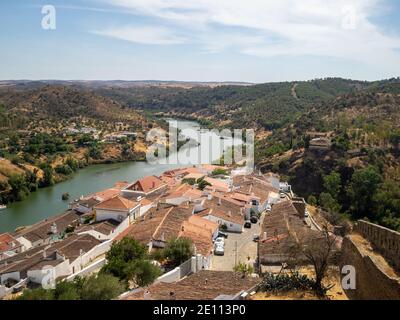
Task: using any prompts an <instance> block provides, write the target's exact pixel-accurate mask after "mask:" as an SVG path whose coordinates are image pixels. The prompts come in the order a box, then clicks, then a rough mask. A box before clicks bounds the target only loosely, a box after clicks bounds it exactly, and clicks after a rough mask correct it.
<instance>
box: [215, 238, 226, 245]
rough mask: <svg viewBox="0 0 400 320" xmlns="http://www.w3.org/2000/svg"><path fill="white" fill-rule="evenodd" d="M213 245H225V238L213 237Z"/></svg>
mask: <svg viewBox="0 0 400 320" xmlns="http://www.w3.org/2000/svg"><path fill="white" fill-rule="evenodd" d="M214 243H215V245H218V244H221V245H223V246H224V245H225V238H222V237H219V238H217V239H215V241H214Z"/></svg>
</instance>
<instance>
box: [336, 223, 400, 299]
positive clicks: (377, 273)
mask: <svg viewBox="0 0 400 320" xmlns="http://www.w3.org/2000/svg"><path fill="white" fill-rule="evenodd" d="M361 223H362V224H363V223H364V222H361ZM364 227H368V230H369V231H368V233H366V235H369V238H370V239H368V237H367V236H365V235H364V234H363V235H361V234H360V233H361V232H360V233H354V234H351V235H349V236H347V237H346V238H345V239H344V240H343V244H342V256H341V261H340V267H341V269H342V268H343V267H344V266H346V265H347V266H349V265H350V266H353V267H354V268H355V271H356V289H354V290H345V292H346V294H347V296H348V297H349V298H350V299H356V300H399V299H400V276H399V273H398V271H396V268H393V266H394V265H393V260H392V261H390V264H389V263H388V261H387V259H388V258H386V257H387V255H388V252H387V251H390V249H389V248H398V244H394V242H391V245H390V247H386V249H385V248H384V247H378V242H375V243H376V244H374V240H376V239H381V240H383V241H385V243H386V240H385V239H395V238H396V233H395V232H392V231H390V230H388V229H385V228H382V227H380V226H377V225H373V224H369V223H368V226H365V225H363V226H361V227H360V225H359V226H357V227H356V228H355V231H356V232H359V231H362V230H364V229H363V228H364ZM392 233H393V234H392ZM393 237H394V238H393ZM397 267H398V266H397Z"/></svg>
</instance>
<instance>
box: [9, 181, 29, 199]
mask: <svg viewBox="0 0 400 320" xmlns="http://www.w3.org/2000/svg"><path fill="white" fill-rule="evenodd" d="M8 184H9V185H10V187H11V195H12V198H13V200H14V201H22V200H24V199H25V197H26V196H28V195H29V189H28V186H27V183H26V180H25V177H24V176H23V175H20V174H14V175H12V176H11V177H10V179H9V180H8Z"/></svg>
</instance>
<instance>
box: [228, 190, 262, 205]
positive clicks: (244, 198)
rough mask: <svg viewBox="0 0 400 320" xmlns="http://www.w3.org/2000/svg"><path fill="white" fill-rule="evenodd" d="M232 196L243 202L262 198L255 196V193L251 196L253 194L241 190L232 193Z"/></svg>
mask: <svg viewBox="0 0 400 320" xmlns="http://www.w3.org/2000/svg"><path fill="white" fill-rule="evenodd" d="M231 198H232V199H235V200H238V201H241V202H246V203H248V202H251V200H253V199H258V200H261V199H260V198H259V197H257V196H255V195H254V196H251V195H247V194H243V193H239V192H234V193H232V195H231Z"/></svg>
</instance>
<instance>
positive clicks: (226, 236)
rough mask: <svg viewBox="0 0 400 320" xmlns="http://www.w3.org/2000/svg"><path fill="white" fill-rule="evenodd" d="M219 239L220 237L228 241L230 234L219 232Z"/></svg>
mask: <svg viewBox="0 0 400 320" xmlns="http://www.w3.org/2000/svg"><path fill="white" fill-rule="evenodd" d="M218 237H219V238H225V239H228V234H227V233H225V232H222V231H220V232H218Z"/></svg>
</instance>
